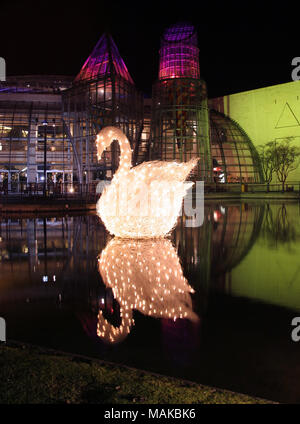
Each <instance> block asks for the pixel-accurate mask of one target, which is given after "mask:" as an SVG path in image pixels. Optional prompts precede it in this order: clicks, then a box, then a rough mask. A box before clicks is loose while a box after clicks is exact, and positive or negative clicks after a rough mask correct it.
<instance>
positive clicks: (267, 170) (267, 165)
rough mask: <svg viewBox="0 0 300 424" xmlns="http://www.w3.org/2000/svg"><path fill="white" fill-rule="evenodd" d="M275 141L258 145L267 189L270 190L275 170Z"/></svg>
mask: <svg viewBox="0 0 300 424" xmlns="http://www.w3.org/2000/svg"><path fill="white" fill-rule="evenodd" d="M274 147H275V145H274V141H270V142H269V143H266V144H263V145H260V146H258V149H257V150H258V155H259V159H260V163H261V167H262V171H263V173H264V179H265V182H266V183H267V191H270V183H271V181H272V179H273V174H274V172H275V160H274V159H275V154H274Z"/></svg>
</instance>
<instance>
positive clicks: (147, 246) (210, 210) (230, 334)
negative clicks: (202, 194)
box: [0, 201, 300, 403]
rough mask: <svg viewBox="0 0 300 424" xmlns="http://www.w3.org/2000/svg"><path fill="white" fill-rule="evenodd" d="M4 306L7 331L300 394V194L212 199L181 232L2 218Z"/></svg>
mask: <svg viewBox="0 0 300 424" xmlns="http://www.w3.org/2000/svg"><path fill="white" fill-rule="evenodd" d="M98 259H99V260H100V262H99V261H98ZM99 264H100V269H99ZM0 316H2V317H4V318H5V319H6V323H7V337H8V339H12V340H20V341H25V342H30V343H33V344H37V345H41V346H46V347H51V348H56V349H59V350H65V351H70V352H76V353H82V354H88V355H91V356H95V357H98V358H103V359H107V360H109V361H115V362H118V363H122V364H127V365H130V366H134V367H137V368H143V369H148V370H151V371H156V372H159V373H162V374H166V375H172V376H177V377H183V378H186V379H189V380H194V381H198V382H201V383H203V384H210V385H213V386H217V387H222V388H227V389H231V390H235V391H238V392H242V393H247V394H251V395H255V396H261V397H265V398H268V399H272V400H277V401H283V402H297V403H298V402H299V403H300V342H298V343H297V342H294V341H293V340H292V338H291V332H292V329H293V327H292V326H291V321H292V319H293V318H294V317H296V316H300V205H299V203H298V202H289V201H286V202H284V203H283V202H271V201H270V202H269V203H266V202H261V201H257V202H253V201H251V202H248V203H244V202H238V201H231V202H230V201H222V202H221V201H220V202H206V203H205V221H204V224H203V225H202V226H201V227H199V228H186V227H185V225H184V222H183V221H182V220H179V222H178V226H177V228H176V229H175V231H174V232H173V233H172V236H171V237H170V241H168V240H156V241H155V240H150V241H132V240H122V241H120V240H117V239H112V238H111V237H109V235H108V234H107V233H106V231H105V228H104V227H103V226H102V224H101V223H100V221H99V219H98V217H97V216H95V215H68V216H63V215H61V216H47V217H46V216H45V217H44V218H43V217H40V218H34V217H30V216H28V215H27V216H21V215H20V216H16V217H10V219H7V218H3V217H2V218H0Z"/></svg>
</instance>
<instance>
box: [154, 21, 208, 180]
mask: <svg viewBox="0 0 300 424" xmlns="http://www.w3.org/2000/svg"><path fill="white" fill-rule="evenodd" d="M151 139H152V142H151V147H150V158H152V159H161V160H178V161H187V160H189V159H191V158H193V157H199V158H200V160H199V162H198V167H197V168H195V171H194V173H193V175H194V177H197V178H198V179H199V178H200V179H202V180H204V181H211V180H212V161H211V155H210V146H209V120H208V106H207V90H206V84H205V82H204V81H203V80H201V79H200V71H199V50H198V47H197V33H196V31H195V28H194V27H193V26H191V25H190V24H178V25H173V26H172V27H170V28H168V29H167V30H166V31H165V33H164V34H163V37H162V39H161V49H160V68H159V81H158V82H156V83H155V84H154V85H153V91H152V129H151Z"/></svg>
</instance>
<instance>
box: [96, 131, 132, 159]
mask: <svg viewBox="0 0 300 424" xmlns="http://www.w3.org/2000/svg"><path fill="white" fill-rule="evenodd" d="M114 140H117V141H118V142H119V144H120V146H122V144H123V143H126V142H128V140H127V138H126V135H125V134H124V133H123V131H121V130H120V129H119V128H116V127H104V128H102V130H101V131H100V132H99V133H98V135H97V138H96V146H97V158H98V160H100V159H101V156H102V153H103V152H104V150H106V149H107V148H108V147H109V146H110V145H111V143H112V142H113V141H114Z"/></svg>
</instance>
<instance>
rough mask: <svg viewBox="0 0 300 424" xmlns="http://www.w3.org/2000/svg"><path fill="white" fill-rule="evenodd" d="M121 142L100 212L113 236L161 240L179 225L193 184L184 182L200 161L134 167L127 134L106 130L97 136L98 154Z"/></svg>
mask: <svg viewBox="0 0 300 424" xmlns="http://www.w3.org/2000/svg"><path fill="white" fill-rule="evenodd" d="M114 140H118V142H119V145H120V150H121V155H120V164H119V168H118V170H117V172H116V173H115V175H114V176H113V179H112V181H111V184H110V185H109V186H107V187H105V189H104V191H103V193H102V195H101V197H100V199H99V201H98V203H97V212H98V214H99V216H100V217H101V219H102V221H103V222H104V224H105V226H106V228H107V229H108V231H109V232H110V233H111V234H114V235H116V236H118V237H139V238H145V237H162V236H164V235H166V234H167V233H169V232H170V231H171V230H172V229H173V227H174V226H175V224H176V221H177V218H178V215H179V213H180V209H181V206H182V199H183V197H184V196H185V194H186V192H187V190H188V189H189V188H190V187H191V186H192V185H193V183H192V182H188V183H187V182H186V183H185V179H186V178H187V176H188V175H189V174H190V172H191V170H192V169H193V168H194V167H195V165H196V164H197V161H198V159H192V160H190V161H189V162H186V163H178V162H163V161H152V162H144V163H142V164H140V165H138V166H136V167H134V168H131V158H132V152H131V147H130V143H129V141H128V139H127V137H126V136H125V134H124V133H123V132H122V131H121V130H120V129H118V128H115V127H105V128H103V129H102V130H101V131H100V133H99V134H98V136H97V154H98V159H100V158H101V154H102V152H103V151H104V150H105V149H106V148H107V147H108V146H109V145H110V144H111V143H112V142H113V141H114Z"/></svg>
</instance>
